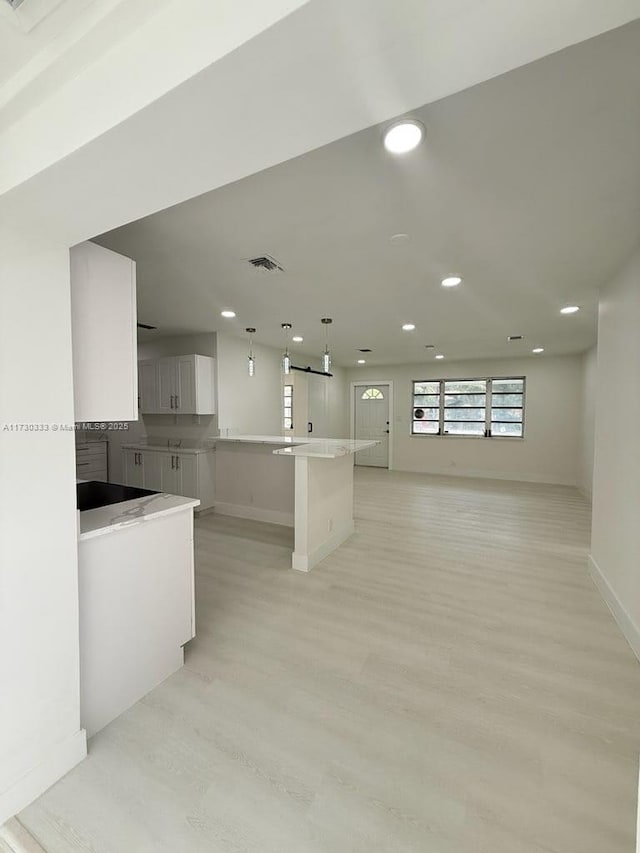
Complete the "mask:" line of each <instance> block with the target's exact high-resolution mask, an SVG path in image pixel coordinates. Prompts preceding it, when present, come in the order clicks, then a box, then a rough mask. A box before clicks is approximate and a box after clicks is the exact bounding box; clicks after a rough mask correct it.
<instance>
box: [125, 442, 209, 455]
mask: <svg viewBox="0 0 640 853" xmlns="http://www.w3.org/2000/svg"><path fill="white" fill-rule="evenodd" d="M122 449H123V450H161V451H163V452H164V453H211V451H212V450H213V448H212V447H173V446H171V447H168V446H167V445H166V444H123V445H122Z"/></svg>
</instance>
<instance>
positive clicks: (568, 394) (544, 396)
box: [349, 356, 582, 485]
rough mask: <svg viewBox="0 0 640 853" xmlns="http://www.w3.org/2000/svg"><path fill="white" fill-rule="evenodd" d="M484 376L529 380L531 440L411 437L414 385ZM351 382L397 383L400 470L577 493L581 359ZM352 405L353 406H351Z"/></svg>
mask: <svg viewBox="0 0 640 853" xmlns="http://www.w3.org/2000/svg"><path fill="white" fill-rule="evenodd" d="M476 376H477V377H480V376H525V377H526V380H527V382H526V414H525V421H526V422H525V437H524V439H511V440H507V439H492V440H488V439H484V438H477V439H476V438H459V437H454V436H437V437H436V436H429V437H423V436H411V435H410V428H411V382H412V380H414V379H448V378H465V377H467V378H468V377H476ZM349 378H350V380H351V381H358V382H359V381H361V380H363V379H370V380H385V379H391V380H392V381H393V383H394V408H395V411H394V414H393V417H392V418H391V423H392V442H393V467H394V468H395V469H398V470H401V471H421V472H430V473H439V474H456V475H463V476H470V477H492V478H498V479H506V480H528V481H531V482H543V483H561V484H565V485H576V484H577V482H578V473H579V448H580V431H581V399H582V358H581V357H580V356H564V357H558V358H547V357H541V358H535V357H533V356H532V357H530V358H523V359H513V360H512V359H496V360H490V361H470V362H462V361H461V362H457V363H454V362H451V363H447V362H442V364H440V363H438V362H434V361H430V362H428V363H422V364H413V365H399V366H391V367H384V368H383V367H371V368H365V369H364V370H352V371H350V372H349ZM351 405H352V404H351Z"/></svg>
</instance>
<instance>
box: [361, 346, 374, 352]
mask: <svg viewBox="0 0 640 853" xmlns="http://www.w3.org/2000/svg"><path fill="white" fill-rule="evenodd" d="M358 352H372V350H370V349H369V347H364V348H363V349H359V350H358Z"/></svg>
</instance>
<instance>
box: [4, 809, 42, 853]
mask: <svg viewBox="0 0 640 853" xmlns="http://www.w3.org/2000/svg"><path fill="white" fill-rule="evenodd" d="M0 851H2V853H4V851H7V853H46V850H45V849H44V847H42V846H41V845H40V844H39V843H38V842H37V841H36V839H35V838H34V837H33V835H31V833H30V832H29V830H28V829H27V828H26V827H25V826H23V825H22V824H21V823H20V821H19V820H18V818H16V817H12V818H10V819H9V820H8V821H7V822H6V823H5V824H4V826H0Z"/></svg>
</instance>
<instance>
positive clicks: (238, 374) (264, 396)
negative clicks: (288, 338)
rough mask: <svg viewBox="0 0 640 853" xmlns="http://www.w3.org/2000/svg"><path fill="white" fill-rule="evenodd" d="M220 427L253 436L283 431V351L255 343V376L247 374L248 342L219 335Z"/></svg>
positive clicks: (275, 433) (276, 433)
mask: <svg viewBox="0 0 640 853" xmlns="http://www.w3.org/2000/svg"><path fill="white" fill-rule="evenodd" d="M217 350H218V360H217V372H218V426H219V428H220V432H221V434H224V431H225V430H231V431H232V432H236V433H238V432H240V433H247V434H252V435H257V434H260V435H281V434H282V397H281V389H282V384H281V372H280V359H281V355H282V354H281V353H280V351H279V350H277V349H275V348H273V347H264V346H259V345H256V344H254V345H253V354H254V356H255V360H256V373H255V376H249V374H248V373H247V355H248V351H249V346H248V341H247V340H244V339H243V338H234V337H231V336H230V335H221V334H218V336H217Z"/></svg>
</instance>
